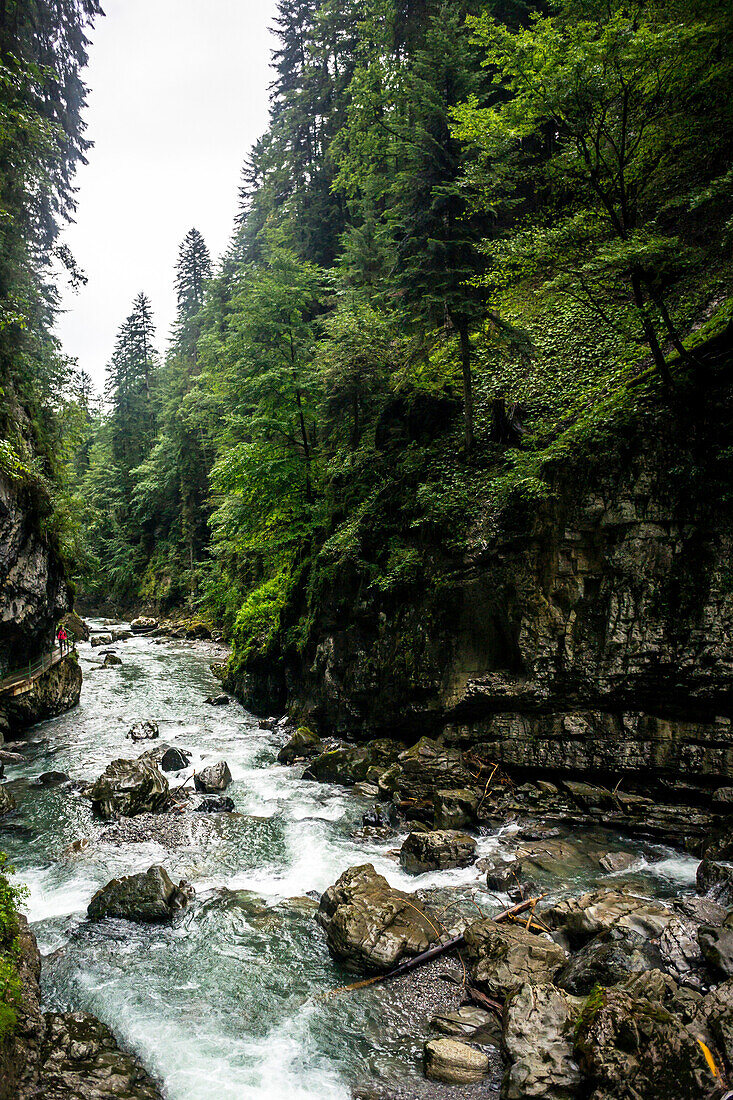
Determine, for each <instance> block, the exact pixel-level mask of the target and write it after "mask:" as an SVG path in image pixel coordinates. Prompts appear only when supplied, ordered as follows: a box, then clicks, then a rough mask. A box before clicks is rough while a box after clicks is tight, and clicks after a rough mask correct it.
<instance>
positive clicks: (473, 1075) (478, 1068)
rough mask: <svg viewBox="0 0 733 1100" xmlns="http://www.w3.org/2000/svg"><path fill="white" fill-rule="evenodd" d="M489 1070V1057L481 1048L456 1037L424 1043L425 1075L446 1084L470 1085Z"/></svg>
mask: <svg viewBox="0 0 733 1100" xmlns="http://www.w3.org/2000/svg"><path fill="white" fill-rule="evenodd" d="M488 1071H489V1059H488V1056H487V1055H486V1054H484V1053H483V1051H481V1050H476V1049H475V1048H474V1047H470V1046H468V1044H467V1043H459V1042H458V1040H457V1039H430V1040H429V1042H427V1043H426V1044H425V1076H426V1077H428V1078H429V1079H430V1080H431V1081H444V1082H445V1084H447V1085H470V1084H473V1083H474V1082H475V1081H480V1080H481V1079H482V1078H483V1077H485V1076H486V1074H487V1073H488Z"/></svg>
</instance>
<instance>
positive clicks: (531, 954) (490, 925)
mask: <svg viewBox="0 0 733 1100" xmlns="http://www.w3.org/2000/svg"><path fill="white" fill-rule="evenodd" d="M465 936H466V955H467V961H468V964H469V968H470V973H471V978H472V979H473V981H474V982H476V983H477V984H478V985H480V986H481V988H482V989H485V990H486V991H487V992H488V994H489V996H492V997H498V998H500V999H502V1000H503V999H505V998H506V997H508V996H509V994H510V993H514V992H516V991H517V990H518V989H520V988H521V987H522V986H523V985H547V984H548V983H550V982H552V981H553V979H554V977H555V974H556V973H557V972H558V970H560V968H561V967H562V966H564V965H565V962H566V958H567V956H566V954H565V952H564V951H563V949H562V947H560V946H559V945H558V944H556V943H554V941H553V940H551V939H550V937H549V936H546V935H535V933H534V932H529V931H528V930H527V929H525V928H521V927H516V926H513V925H504V924H497V923H496V922H495V921H493V920H480V921H476V922H475V923H474V924H472V925H470V926H469V927H468V928H467V929H466V933H465Z"/></svg>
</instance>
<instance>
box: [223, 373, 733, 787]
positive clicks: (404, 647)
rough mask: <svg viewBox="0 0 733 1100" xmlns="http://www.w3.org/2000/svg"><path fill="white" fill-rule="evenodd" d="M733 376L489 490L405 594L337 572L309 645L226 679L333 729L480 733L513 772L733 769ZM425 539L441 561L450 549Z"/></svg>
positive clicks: (468, 739) (453, 739)
mask: <svg viewBox="0 0 733 1100" xmlns="http://www.w3.org/2000/svg"><path fill="white" fill-rule="evenodd" d="M731 405H732V402H731V389H730V385H729V384H725V385H719V386H718V387H717V388H713V389H709V390H707V391H706V392H705V394H704V395H703V396H702V397H698V398H697V399H695V400H692V399H690V397H689V395H684V394H680V395H678V396H677V397H676V398H673V400H672V402H671V403H670V404H669V405H668V407H667V408H665V410H664V411H663V412H661V413H652V412H646V411H645V410H643V409H640V410H639V412H638V415H635V417H634V418H633V422H632V423H626V424H624V425H619V426H617V428H615V429H614V431H613V433H611V434H607V435H606V436H605V438H604V437H601V438H599V440H598V441H597V442H594V443H593V444H591V445H586V446H585V448H584V449H582V450H579V452H578V453H577V454H576V455H574V456H573V457H572V458H570V459H565V460H564V461H563V462H562V463H558V464H557V465H556V468H555V469H554V470H553V471H550V472H549V473H548V477H549V479H550V482H551V489H552V492H551V493H550V495H549V496H548V497H547V498H546V499H545V500H543V501H542V502H541V503H540V504H538V505H530V504H527V503H525V504H523V505H520V506H516V507H513V508H511V507H510V508H505V509H504V511H503V513H502V514H501V516H500V517H499V520H498V522H497V518H496V515H495V513H492V511H491V508H490V506H489V502H487V509H486V517H485V522H482V523H479V524H477V525H476V527H475V529H474V530H473V531H472V532H471V535H470V539H469V550H468V552H467V553H466V554H464V556H463V557H462V559H461V560H460V561H456V562H452V563H449V565H448V567H446V565H445V563H444V564H443V566H442V572H441V576H440V582H439V583H438V584H436V585H434V586H428V588H427V589H426V590H424V591H422V592H415V593H413V595H412V597H411V598H410V599H409V600H404V601H402V602H401V603H398V604H395V603H394V602H392V603H391V604H390V603H389V602H388V601H384V600H380V599H379V597H378V596H375V594H374V592H373V591H372V590H369V591H365V589H364V587H363V586H360V585H358V584H355V583H354V578H353V576H352V575H350V574H349V572H348V570H344V571H342V573H340V574H336V576H335V578H334V580H333V583H332V584H331V587H330V589H329V590H328V591H327V593H326V596H325V598H322V599H321V601H320V603H319V606H318V607H317V608H316V609H315V613H314V618H313V627H312V630H311V633H310V641H309V644H308V645H307V646H306V647H305V649H303V650H302V651H296V650H294V649H293V648H286V647H283V649H282V650H281V652H280V653H279V654H278V655H277V659H276V661H274V662H272V661H270V662H262V664H261V666H259V667H258V666H255V667H253V668H251V669H249V670H248V672H247V674H246V675H242V676H239V677H237V678H234V680H233V681H231V682H230V687H233V688H234V689H235V690H236V691H237V692H238V693H239V694H240V696H242V697H243V698H244V699H245V701H247V702H249V703H250V705H255V706H258V707H259V709H260V710H262V709H263V708H265V707H267V706H270V707H272V706H274V705H276V704H278V703H279V704H280V705H281V706H282V705H283V704H285V705H286V706H287V709H289V710H290V711H291V713H294V714H297V715H298V716H300V717H301V718H302V719H304V720H307V721H309V722H311V723H313V724H314V725H316V726H318V727H319V728H320V729H321V730H322V731H328V732H335V733H338V734H341V735H344V736H347V737H351V738H358V739H367V738H369V737H374V736H376V735H381V734H392V735H397V736H400V737H402V738H405V739H408V740H410V739H413V740H414V739H416V738H417V737H419V736H421V735H422V734H426V733H427V734H430V735H432V736H436V735H441V734H442V736H443V738H444V740H445V741H446V742H447V743H456V744H459V745H462V746H464V747H465V746H467V745H481V746H483V748H484V750H485V751H486V753H488V754H489V755H490V756H492V757H493V759H495V760H496V761H497V762H498V763H500V764H501V765H503V766H504V767H505V768H507V769H509V770H512V771H515V772H516V771H519V772H527V773H534V774H537V773H540V772H547V771H550V772H556V773H565V774H583V775H588V774H591V775H596V776H597V777H599V778H600V777H603V778H605V779H606V781H608V782H609V783H611V782H613V783H615V782H617V781H618V780H619V779H621V778H622V777H626V778H628V777H632V778H636V779H638V780H639V781H643V782H644V783H649V782H651V781H652V780H655V781H659V782H662V783H665V782H667V781H673V782H674V783H676V784H677V785H678V786H679V785H680V782H681V781H682V782H683V783H684V782H686V783H689V784H691V785H702V786H703V787H705V786H709V787H715V786H719V785H720V784H721V782H725V781H726V780H729V779H730V778H731V777H733V562H732V559H731V550H732V548H733V509H732V508H731V503H732V501H733V476H732V471H733V461H732V459H731V449H730V443H729V440H730V439H731V438H732V436H731V427H732V426H733V415H732V408H731ZM422 552H423V553H424V554H425V555H427V556H430V555H433V556H435V557H436V558H437V556H438V555H439V554H440V548H439V547H423V548H422Z"/></svg>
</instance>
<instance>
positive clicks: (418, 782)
mask: <svg viewBox="0 0 733 1100" xmlns="http://www.w3.org/2000/svg"><path fill="white" fill-rule="evenodd" d="M471 781H472V776H471V775H470V773H469V772H468V769H467V768H466V766H465V764H464V762H463V754H462V753H461V752H460V751H459V750H458V749H447V748H445V746H444V745H441V744H440V743H439V742H438V741H434V740H433V739H432V738H430V737H421V738H420V740H419V741H418V742H417V744H416V745H412V746H411V748H409V749H406V750H405V752H403V753H400V755H399V757H398V758H397V761H396V762H395V764H394V765H393V766H392V767H390V769H389V771H388V772H387V773H386V774H385V775H384V776H383V777H382V779H381V780H380V783H379V786H380V789H381V790H382V791H383V792H384V793H385V794H390V795H391V794H394V793H398V794H399V795H400V797H401V798H403V799H414V800H415V801H417V802H424V801H428V800H429V801H431V802H432V801H433V799H434V795H435V792H436V791H440V792H441V797H443V796H444V792H445V791H451V790H454V791H455V790H465V789H466V788H468V787H470V786H471Z"/></svg>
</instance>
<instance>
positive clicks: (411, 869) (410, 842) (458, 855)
mask: <svg viewBox="0 0 733 1100" xmlns="http://www.w3.org/2000/svg"><path fill="white" fill-rule="evenodd" d="M475 858H476V841H475V840H474V839H473V837H472V836H466V834H465V833H456V832H453V831H452V830H449V829H443V830H439V831H437V832H432V833H410V835H409V836H408V837H407V838H406V839H405V841H404V843H403V845H402V848H401V849H400V863H401V865H402V867H403V868H404V869H405V871H407V872H408V873H409V874H411V875H421V874H423V872H425V871H443V870H445V869H446V868H449V867H468V866H469V865H470V864H471V863H473V861H474V859H475Z"/></svg>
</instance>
